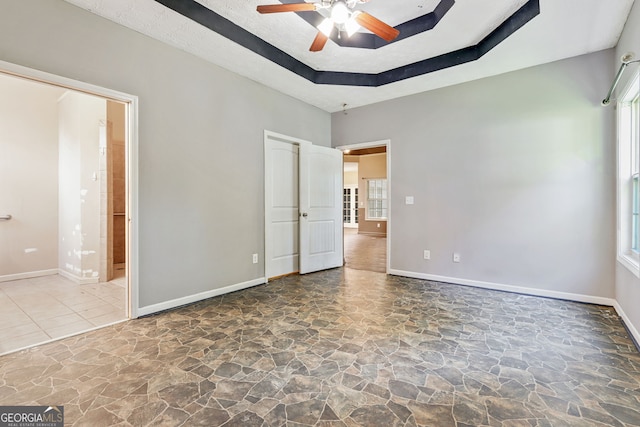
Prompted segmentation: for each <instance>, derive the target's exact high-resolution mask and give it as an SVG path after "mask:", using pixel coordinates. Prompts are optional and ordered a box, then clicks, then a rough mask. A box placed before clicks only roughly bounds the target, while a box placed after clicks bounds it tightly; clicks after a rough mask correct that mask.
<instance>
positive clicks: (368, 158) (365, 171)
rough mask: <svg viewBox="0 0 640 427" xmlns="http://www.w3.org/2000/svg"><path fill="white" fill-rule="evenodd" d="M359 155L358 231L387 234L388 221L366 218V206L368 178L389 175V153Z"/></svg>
mask: <svg viewBox="0 0 640 427" xmlns="http://www.w3.org/2000/svg"><path fill="white" fill-rule="evenodd" d="M358 157H359V163H358V184H359V185H358V193H359V194H360V198H359V203H358V204H359V207H358V218H359V223H358V233H362V234H376V235H380V236H386V235H387V221H381V220H375V221H367V220H366V219H365V218H366V207H365V206H366V203H367V198H366V197H367V179H376V178H386V177H387V155H386V153H379V154H366V155H363V156H358Z"/></svg>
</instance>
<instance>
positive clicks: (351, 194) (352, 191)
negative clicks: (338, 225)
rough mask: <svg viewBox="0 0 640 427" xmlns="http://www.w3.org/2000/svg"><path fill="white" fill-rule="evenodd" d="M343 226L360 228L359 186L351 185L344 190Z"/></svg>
mask: <svg viewBox="0 0 640 427" xmlns="http://www.w3.org/2000/svg"><path fill="white" fill-rule="evenodd" d="M342 224H343V225H344V226H345V227H346V228H358V186H357V185H350V186H347V187H344V189H343V190H342Z"/></svg>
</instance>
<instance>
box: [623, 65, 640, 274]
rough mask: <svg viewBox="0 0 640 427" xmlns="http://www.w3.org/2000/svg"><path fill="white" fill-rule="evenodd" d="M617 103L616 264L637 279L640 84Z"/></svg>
mask: <svg viewBox="0 0 640 427" xmlns="http://www.w3.org/2000/svg"><path fill="white" fill-rule="evenodd" d="M639 79H640V77H639V74H638V73H636V76H635V77H634V78H632V79H631V83H630V84H629V86H627V88H626V89H625V90H624V92H623V94H622V96H621V97H620V100H619V101H618V260H619V261H620V262H621V263H622V264H623V265H624V266H626V267H627V268H628V269H629V270H631V271H632V272H633V273H634V274H635V275H636V276H639V277H640V267H639V266H640V254H639V253H640V178H639V176H640V82H639Z"/></svg>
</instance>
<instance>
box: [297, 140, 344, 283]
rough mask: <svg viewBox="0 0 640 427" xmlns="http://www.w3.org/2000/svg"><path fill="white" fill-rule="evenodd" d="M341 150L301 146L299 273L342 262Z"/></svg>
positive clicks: (333, 265) (335, 265)
mask: <svg viewBox="0 0 640 427" xmlns="http://www.w3.org/2000/svg"><path fill="white" fill-rule="evenodd" d="M342 174H343V165H342V152H341V151H339V150H336V149H333V148H327V147H321V146H317V145H312V144H302V145H301V146H300V273H301V274H305V273H311V272H314V271H319V270H325V269H328V268H334V267H339V266H341V265H342V264H343V250H342V246H343V245H342V233H343V229H342Z"/></svg>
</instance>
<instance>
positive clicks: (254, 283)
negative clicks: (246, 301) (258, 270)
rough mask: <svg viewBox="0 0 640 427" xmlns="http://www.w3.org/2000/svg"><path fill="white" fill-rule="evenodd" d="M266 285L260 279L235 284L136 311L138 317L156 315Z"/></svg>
mask: <svg viewBox="0 0 640 427" xmlns="http://www.w3.org/2000/svg"><path fill="white" fill-rule="evenodd" d="M265 283H267V279H266V278H264V277H260V278H259V279H254V280H249V281H248V282H243V283H236V284H235V285H229V286H225V287H223V288H217V289H212V290H210V291H205V292H200V293H198V294H194V295H188V296H186V297H181V298H176V299H173V300H170V301H165V302H161V303H158V304H153V305H147V306H145V307H140V308H139V309H138V313H137V314H138V316H146V315H148V314H153V313H157V312H159V311H164V310H170V309H172V308H176V307H181V306H183V305H187V304H191V303H194V302H198V301H202V300H205V299H208V298H213V297H217V296H220V295H224V294H228V293H230V292H235V291H241V290H243V289H247V288H252V287H254V286H258V285H263V284H265Z"/></svg>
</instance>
